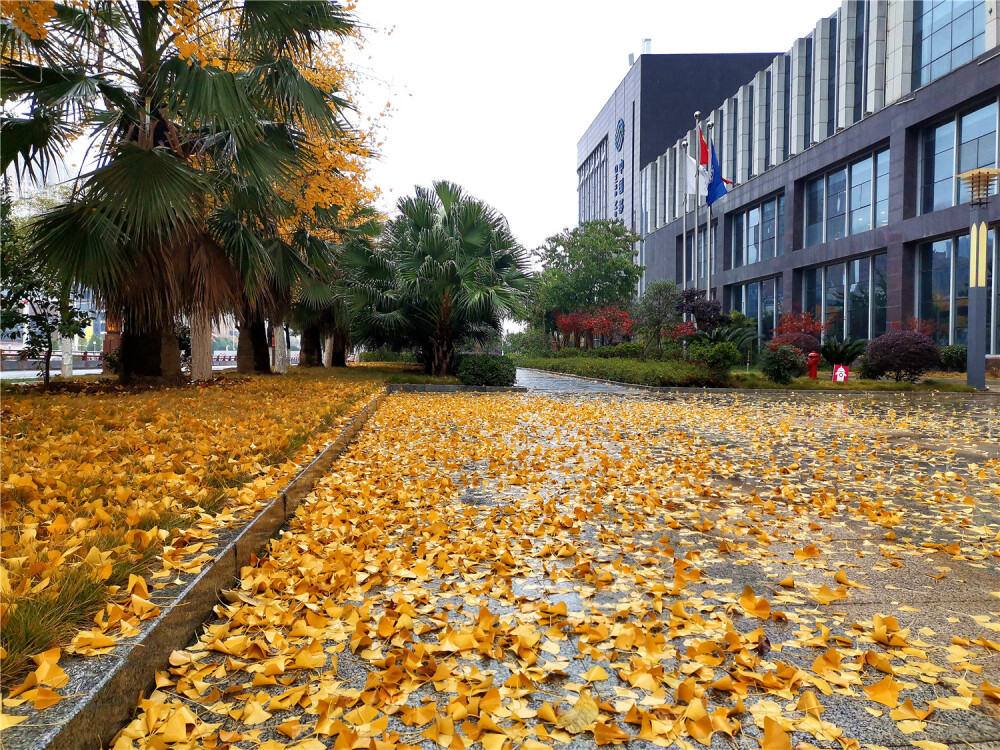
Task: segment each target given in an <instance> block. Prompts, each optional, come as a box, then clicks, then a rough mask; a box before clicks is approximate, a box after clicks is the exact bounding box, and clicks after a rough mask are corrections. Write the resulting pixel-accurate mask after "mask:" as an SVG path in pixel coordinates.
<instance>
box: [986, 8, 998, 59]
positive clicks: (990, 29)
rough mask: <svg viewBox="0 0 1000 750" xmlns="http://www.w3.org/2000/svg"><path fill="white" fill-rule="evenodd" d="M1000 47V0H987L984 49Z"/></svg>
mask: <svg viewBox="0 0 1000 750" xmlns="http://www.w3.org/2000/svg"><path fill="white" fill-rule="evenodd" d="M994 47H1000V0H986V44H985V47H984V49H988V50H990V49H993V48H994Z"/></svg>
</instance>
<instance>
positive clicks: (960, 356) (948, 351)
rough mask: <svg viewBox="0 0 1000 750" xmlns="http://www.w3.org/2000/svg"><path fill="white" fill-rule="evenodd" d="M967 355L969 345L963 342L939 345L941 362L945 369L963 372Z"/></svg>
mask: <svg viewBox="0 0 1000 750" xmlns="http://www.w3.org/2000/svg"><path fill="white" fill-rule="evenodd" d="M968 357H969V347H967V346H966V345H965V344H954V345H952V346H943V347H941V364H942V365H944V369H946V370H951V371H952V372H965V369H966V360H967V359H968Z"/></svg>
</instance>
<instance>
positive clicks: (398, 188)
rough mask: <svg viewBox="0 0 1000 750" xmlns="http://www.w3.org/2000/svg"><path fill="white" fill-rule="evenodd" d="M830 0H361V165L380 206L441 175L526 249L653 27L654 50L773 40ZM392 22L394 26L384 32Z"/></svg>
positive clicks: (570, 206)
mask: <svg viewBox="0 0 1000 750" xmlns="http://www.w3.org/2000/svg"><path fill="white" fill-rule="evenodd" d="M839 5H840V3H839V1H838V0H659V1H658V2H654V1H653V0H647V1H646V2H642V1H640V0H616V1H615V2H607V0H604V1H603V2H593V1H592V0H583V1H575V2H574V1H571V0H535V2H508V3H495V2H471V1H470V0H427V1H426V2H413V1H412V0H359V2H358V7H357V10H356V14H357V16H358V18H359V20H360V21H361V22H362V23H364V24H366V25H368V26H371V27H374V28H375V29H377V30H380V31H379V32H377V33H373V34H369V35H368V36H369V40H368V42H367V43H366V44H365V46H364V49H363V50H361V51H360V52H359V53H356V54H352V55H351V57H350V59H351V60H352V62H354V63H355V64H356V66H357V67H358V68H359V69H360V70H361V71H362V85H363V92H362V93H363V96H364V99H363V100H362V102H361V106H362V107H363V108H364V109H367V110H368V111H372V110H374V111H377V110H378V108H379V107H381V106H384V105H385V102H386V101H391V102H392V108H391V110H392V115H391V117H389V118H387V119H386V120H385V124H384V128H383V135H384V141H385V143H384V145H383V148H382V154H383V155H382V158H381V160H380V161H379V162H378V163H377V164H376V165H375V166H374V168H373V169H372V172H371V177H372V181H373V182H374V183H375V184H376V185H378V186H379V187H380V188H382V190H383V193H384V198H383V201H382V205H381V208H382V209H383V210H385V211H389V210H390V209H391V208H392V206H393V205H394V204H395V202H396V199H397V198H398V197H399V196H400V195H401V194H408V193H411V192H412V190H413V186H414V185H418V184H419V185H429V184H430V183H431V181H433V180H437V179H448V180H453V181H455V182H458V183H459V184H461V185H463V186H464V187H465V188H466V189H467V190H468V191H469V192H471V193H472V194H473V195H475V196H477V197H479V198H482V199H483V200H485V201H487V202H489V203H490V204H492V205H493V206H495V207H496V208H497V209H498V210H500V211H501V212H502V213H504V214H505V215H506V216H507V218H508V219H509V220H510V223H511V228H512V229H513V231H514V233H515V234H516V235H517V237H518V238H519V239H520V241H521V242H522V243H523V244H524V246H525V247H526V248H528V249H532V248H534V247H537V246H538V245H540V244H541V243H542V242H543V241H544V240H545V238H546V237H548V236H550V235H552V234H555V233H556V232H558V231H560V230H561V229H562V228H564V227H571V226H575V225H576V216H577V208H576V205H577V204H576V142H577V140H578V139H579V138H580V136H581V135H583V132H584V130H585V129H586V127H587V126H588V125H589V124H590V122H591V121H592V120H593V118H594V117H595V116H596V115H597V113H598V112H599V111H600V108H601V107H602V106H603V104H604V103H605V102H606V101H607V99H608V98H609V97H610V96H611V94H612V92H613V91H614V88H615V87H616V86H617V85H618V83H619V82H620V81H621V79H622V78H623V77H624V76H625V73H626V72H627V70H628V55H629V53H630V52H633V53H635V54H636V55H637V56H638V53H639V50H640V45H641V42H642V40H643V39H644V38H647V37H648V38H651V39H652V40H653V42H652V51H653V52H654V53H692V52H785V51H787V50H788V49H790V48H791V46H792V42H793V41H794V40H795V39H796V38H798V37H800V36H804V35H805V34H807V33H808V32H809V31H810V30H811V29H812V28H813V27H814V26H815V25H816V22H817V21H818V20H819V19H820V18H821V17H824V16H828V15H830V14H831V13H833V11H834V10H835V9H836V8H837V7H839ZM388 29H393V33H392V34H386V33H384V32H385V31H386V30H388Z"/></svg>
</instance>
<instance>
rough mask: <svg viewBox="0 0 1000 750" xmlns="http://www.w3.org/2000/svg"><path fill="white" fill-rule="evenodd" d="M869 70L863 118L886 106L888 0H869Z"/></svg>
mask: <svg viewBox="0 0 1000 750" xmlns="http://www.w3.org/2000/svg"><path fill="white" fill-rule="evenodd" d="M869 7H870V10H869V15H868V68H867V81H866V82H865V93H864V108H865V111H864V112H862V117H863V116H864V115H866V114H868V113H870V112H878V111H879V110H880V109H882V107H883V106H885V69H886V22H887V10H888V1H887V0H869Z"/></svg>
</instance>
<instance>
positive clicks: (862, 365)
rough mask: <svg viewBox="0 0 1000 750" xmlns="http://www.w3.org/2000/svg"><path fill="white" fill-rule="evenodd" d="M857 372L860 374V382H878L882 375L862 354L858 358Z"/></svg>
mask: <svg viewBox="0 0 1000 750" xmlns="http://www.w3.org/2000/svg"><path fill="white" fill-rule="evenodd" d="M858 370H859V371H860V373H861V379H862V380H878V379H879V378H881V377H882V375H881V374H880V373H879V372H878V371H877V370H876V369H875V367H874V366H873V365H872V362H871V360H870V359H868V356H867V355H865V354H862V355H861V356H860V357H859V358H858Z"/></svg>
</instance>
